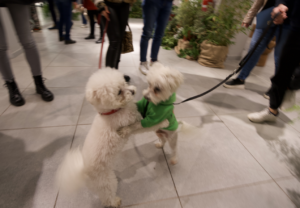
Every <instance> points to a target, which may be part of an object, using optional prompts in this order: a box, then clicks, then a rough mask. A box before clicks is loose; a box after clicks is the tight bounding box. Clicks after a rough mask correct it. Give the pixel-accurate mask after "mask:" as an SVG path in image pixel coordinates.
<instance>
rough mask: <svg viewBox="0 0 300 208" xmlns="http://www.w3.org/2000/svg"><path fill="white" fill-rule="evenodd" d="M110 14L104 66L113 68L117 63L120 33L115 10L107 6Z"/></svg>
mask: <svg viewBox="0 0 300 208" xmlns="http://www.w3.org/2000/svg"><path fill="white" fill-rule="evenodd" d="M108 10H109V12H110V15H109V17H110V21H109V24H108V27H107V36H108V38H109V47H108V50H107V53H106V66H107V67H111V68H115V67H116V63H118V61H119V53H120V44H121V43H122V40H121V31H120V22H119V18H118V14H117V8H114V7H112V6H108Z"/></svg>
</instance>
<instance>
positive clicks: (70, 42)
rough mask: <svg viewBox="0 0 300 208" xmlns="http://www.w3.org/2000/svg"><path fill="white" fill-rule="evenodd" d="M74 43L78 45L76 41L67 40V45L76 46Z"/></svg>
mask: <svg viewBox="0 0 300 208" xmlns="http://www.w3.org/2000/svg"><path fill="white" fill-rule="evenodd" d="M74 43H76V41H75V40H71V39H70V40H65V44H66V45H69V44H74Z"/></svg>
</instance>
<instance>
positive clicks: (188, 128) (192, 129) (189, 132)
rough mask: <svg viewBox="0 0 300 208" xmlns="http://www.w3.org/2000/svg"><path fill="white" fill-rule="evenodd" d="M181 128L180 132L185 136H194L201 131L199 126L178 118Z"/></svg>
mask: <svg viewBox="0 0 300 208" xmlns="http://www.w3.org/2000/svg"><path fill="white" fill-rule="evenodd" d="M178 124H179V128H178V132H179V133H181V134H183V135H184V136H185V137H186V136H189V137H193V136H194V135H196V134H197V133H198V132H199V128H197V127H196V126H193V125H191V124H189V123H187V122H185V121H181V120H178Z"/></svg>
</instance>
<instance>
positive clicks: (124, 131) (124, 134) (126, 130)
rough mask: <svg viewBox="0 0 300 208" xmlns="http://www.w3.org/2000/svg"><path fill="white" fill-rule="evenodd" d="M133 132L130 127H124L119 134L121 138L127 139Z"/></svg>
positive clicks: (119, 130) (118, 131)
mask: <svg viewBox="0 0 300 208" xmlns="http://www.w3.org/2000/svg"><path fill="white" fill-rule="evenodd" d="M130 132H131V130H130V128H129V127H122V128H120V129H118V130H117V134H118V135H119V136H120V137H121V138H125V137H127V136H128V135H129V134H130Z"/></svg>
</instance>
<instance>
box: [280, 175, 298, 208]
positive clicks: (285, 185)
mask: <svg viewBox="0 0 300 208" xmlns="http://www.w3.org/2000/svg"><path fill="white" fill-rule="evenodd" d="M276 182H277V184H278V185H279V186H280V187H281V188H282V190H283V191H284V192H285V193H286V195H287V196H288V197H289V198H290V199H291V200H292V202H293V203H294V204H295V207H297V208H298V207H300V183H299V175H297V176H296V178H290V179H284V180H277V181H276Z"/></svg>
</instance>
